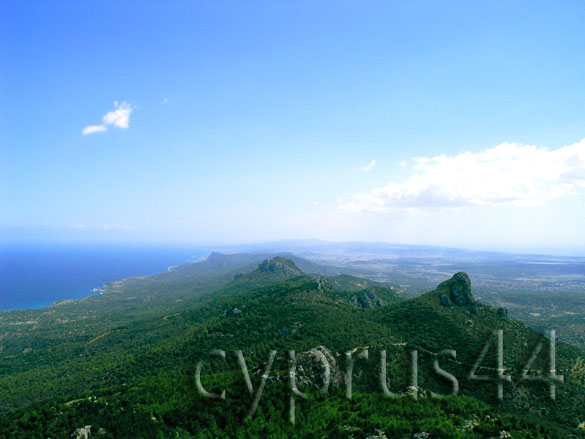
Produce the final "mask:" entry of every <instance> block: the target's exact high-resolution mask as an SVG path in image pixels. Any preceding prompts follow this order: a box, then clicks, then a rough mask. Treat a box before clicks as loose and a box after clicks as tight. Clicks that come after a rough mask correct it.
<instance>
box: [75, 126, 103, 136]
mask: <svg viewBox="0 0 585 439" xmlns="http://www.w3.org/2000/svg"><path fill="white" fill-rule="evenodd" d="M106 130H107V128H106V127H105V126H103V125H88V126H86V127H84V128H83V129H82V130H81V134H83V135H84V136H85V135H86V134H93V133H101V132H102V131H106Z"/></svg>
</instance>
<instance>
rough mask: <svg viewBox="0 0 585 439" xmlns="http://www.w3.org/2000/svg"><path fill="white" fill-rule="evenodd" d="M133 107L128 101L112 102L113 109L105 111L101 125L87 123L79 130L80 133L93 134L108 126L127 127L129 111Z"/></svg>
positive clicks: (130, 111) (104, 129)
mask: <svg viewBox="0 0 585 439" xmlns="http://www.w3.org/2000/svg"><path fill="white" fill-rule="evenodd" d="M132 110H134V108H133V107H132V105H130V104H129V103H128V102H125V101H123V102H118V101H115V102H114V109H113V110H112V111H109V112H107V113H106V114H105V115H104V117H103V118H102V124H101V125H88V126H86V127H84V128H83V129H82V130H81V134H83V135H87V134H93V133H99V132H103V131H106V130H107V129H108V127H109V126H115V127H117V128H128V126H129V124H130V113H132Z"/></svg>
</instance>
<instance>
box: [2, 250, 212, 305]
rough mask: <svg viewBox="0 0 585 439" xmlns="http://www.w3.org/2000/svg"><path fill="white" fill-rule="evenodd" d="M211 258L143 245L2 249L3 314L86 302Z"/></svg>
mask: <svg viewBox="0 0 585 439" xmlns="http://www.w3.org/2000/svg"><path fill="white" fill-rule="evenodd" d="M208 254H209V250H206V249H201V248H170V247H163V246H139V245H94V246H92V245H77V246H76V245H34V246H33V245H13V244H11V245H2V246H0V310H3V309H22V308H42V307H44V306H48V305H51V304H52V303H54V302H55V301H57V300H62V299H80V298H83V297H86V296H89V295H91V294H95V293H92V292H91V290H92V289H93V288H96V287H100V286H102V285H103V284H104V283H106V282H108V281H113V280H118V279H122V278H125V277H130V276H144V275H150V274H155V273H161V272H165V271H167V269H168V267H169V266H172V265H180V264H183V263H186V262H190V261H193V260H197V259H199V258H201V257H203V256H206V255H208Z"/></svg>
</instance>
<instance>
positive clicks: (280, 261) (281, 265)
mask: <svg viewBox="0 0 585 439" xmlns="http://www.w3.org/2000/svg"><path fill="white" fill-rule="evenodd" d="M258 271H260V272H263V273H286V274H297V275H301V274H303V273H302V271H301V270H299V269H298V268H297V266H296V265H295V264H294V262H292V261H290V260H288V259H285V258H281V257H280V256H277V257H275V258H272V259H266V260H265V261H264V262H262V263H260V264H259V265H258Z"/></svg>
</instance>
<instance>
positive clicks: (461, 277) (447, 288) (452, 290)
mask: <svg viewBox="0 0 585 439" xmlns="http://www.w3.org/2000/svg"><path fill="white" fill-rule="evenodd" d="M437 290H438V291H439V300H440V301H441V305H443V306H450V304H451V303H454V304H455V305H457V306H466V305H473V304H474V302H475V301H474V299H473V295H472V294H471V280H470V279H469V276H468V275H467V273H464V272H463V271H460V272H459V273H456V274H455V275H454V276H453V277H452V278H451V279H449V280H446V281H445V282H443V283H441V284H440V285H439V287H438V288H437Z"/></svg>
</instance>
